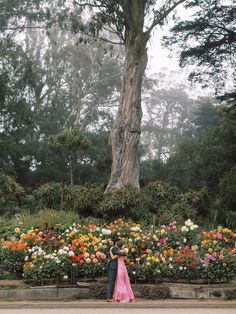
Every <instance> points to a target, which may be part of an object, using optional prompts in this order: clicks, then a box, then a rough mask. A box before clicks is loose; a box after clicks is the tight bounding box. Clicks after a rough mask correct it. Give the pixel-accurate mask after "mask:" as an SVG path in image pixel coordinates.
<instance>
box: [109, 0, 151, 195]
mask: <svg viewBox="0 0 236 314" xmlns="http://www.w3.org/2000/svg"><path fill="white" fill-rule="evenodd" d="M144 2H145V1H141V0H133V1H127V2H126V7H125V9H126V13H127V12H128V13H129V14H127V15H126V24H125V25H126V30H125V64H124V72H123V79H122V90H121V99H120V104H119V109H118V112H117V116H116V120H115V124H114V127H113V130H112V132H111V135H110V143H111V147H112V161H113V162H112V169H111V177H110V181H109V183H108V186H107V189H106V191H105V193H106V194H109V193H112V192H114V191H115V190H117V189H119V188H121V187H122V186H125V185H128V184H129V185H132V186H134V187H137V188H139V156H138V146H139V139H140V134H141V118H142V108H141V87H142V79H143V75H144V71H145V69H146V66H147V61H148V58H147V49H146V45H147V41H148V39H149V33H145V32H143V23H144V7H145V6H144V4H143V3H144ZM127 6H128V7H127Z"/></svg>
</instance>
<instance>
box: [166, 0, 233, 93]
mask: <svg viewBox="0 0 236 314" xmlns="http://www.w3.org/2000/svg"><path fill="white" fill-rule="evenodd" d="M186 7H187V8H188V9H193V12H194V13H193V14H192V18H191V19H188V20H186V21H180V22H179V23H176V25H175V26H174V27H173V28H172V30H171V32H172V34H171V36H170V37H166V38H165V40H164V43H165V45H166V44H169V45H173V44H174V45H177V46H178V47H180V65H181V66H185V65H187V64H192V65H195V66H196V67H195V68H194V70H193V72H192V73H191V75H190V78H191V79H193V80H195V81H199V82H201V83H203V85H204V86H209V85H210V86H213V87H214V88H216V90H217V93H218V94H222V93H225V90H228V92H229V93H231V92H234V90H235V77H236V75H235V70H236V69H235V64H236V62H235V51H236V23H235V20H236V17H235V1H231V0H229V1H220V0H200V1H191V2H188V3H187V5H186ZM229 82H231V83H229Z"/></svg>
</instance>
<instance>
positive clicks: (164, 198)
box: [143, 181, 180, 212]
mask: <svg viewBox="0 0 236 314" xmlns="http://www.w3.org/2000/svg"><path fill="white" fill-rule="evenodd" d="M143 191H144V193H145V194H146V195H147V196H148V197H149V198H150V210H151V212H156V211H157V210H158V209H159V208H160V206H161V205H163V204H166V203H168V204H169V203H171V202H174V201H175V199H176V196H177V195H178V194H179V193H180V192H179V190H178V189H177V188H175V187H172V186H170V185H169V184H168V183H163V182H161V181H155V182H152V183H149V184H148V185H147V186H146V187H145V188H144V189H143Z"/></svg>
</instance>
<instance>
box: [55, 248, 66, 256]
mask: <svg viewBox="0 0 236 314" xmlns="http://www.w3.org/2000/svg"><path fill="white" fill-rule="evenodd" d="M57 253H58V254H59V255H64V254H66V251H64V250H63V249H60V250H59V251H58V252H57Z"/></svg>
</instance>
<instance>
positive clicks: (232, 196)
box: [219, 165, 236, 211]
mask: <svg viewBox="0 0 236 314" xmlns="http://www.w3.org/2000/svg"><path fill="white" fill-rule="evenodd" d="M235 191H236V165H235V166H233V167H232V168H231V170H230V171H229V172H228V173H227V174H226V175H225V176H224V177H223V178H222V179H221V181H220V184H219V197H220V200H221V203H222V207H223V209H224V210H226V211H228V210H231V211H235V209H236V193H235Z"/></svg>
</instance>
